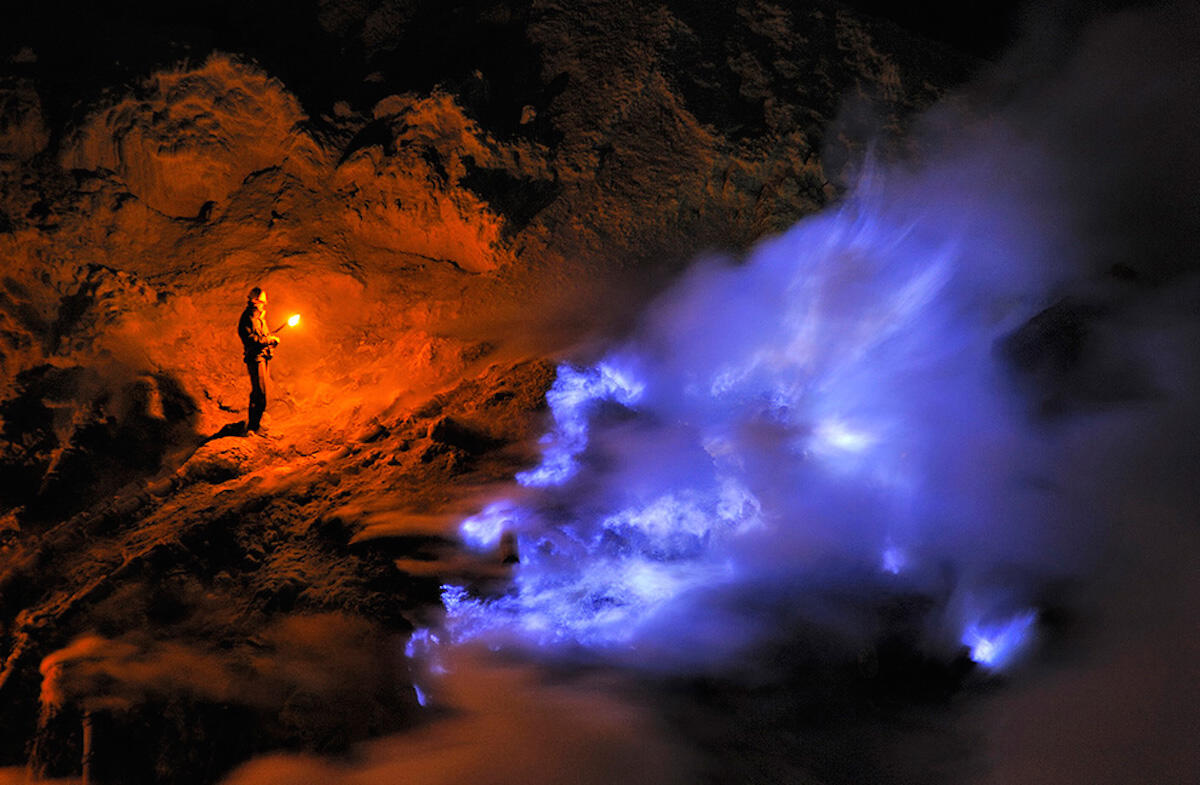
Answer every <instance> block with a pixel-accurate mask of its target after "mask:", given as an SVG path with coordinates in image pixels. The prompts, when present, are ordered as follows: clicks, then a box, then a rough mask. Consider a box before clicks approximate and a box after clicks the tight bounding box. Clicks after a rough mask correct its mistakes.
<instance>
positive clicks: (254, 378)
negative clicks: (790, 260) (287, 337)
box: [238, 286, 279, 434]
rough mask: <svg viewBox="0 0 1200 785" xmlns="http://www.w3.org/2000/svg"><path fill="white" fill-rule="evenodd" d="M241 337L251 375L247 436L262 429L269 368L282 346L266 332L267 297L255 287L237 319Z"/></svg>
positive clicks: (268, 331) (265, 408)
mask: <svg viewBox="0 0 1200 785" xmlns="http://www.w3.org/2000/svg"><path fill="white" fill-rule="evenodd" d="M238 337H239V338H241V339H242V349H243V355H244V359H245V361H246V370H247V372H249V374H250V407H249V413H248V414H247V416H246V433H248V434H249V433H257V432H259V431H260V430H261V429H262V416H263V412H265V411H266V410H267V384H268V382H269V380H270V375H269V372H268V368H267V366H268V364H269V363H270V361H271V352H272V349H274V347H275V346H277V345H278V344H279V337H278V336H276V335H272V334H271V331H270V330H269V329H267V293H266V291H264V290H263V289H262V288H261V287H258V286H255V287H254V288H253V289H251V290H250V294H249V295H248V297H247V301H246V308H245V310H243V311H242V316H241V318H240V319H238Z"/></svg>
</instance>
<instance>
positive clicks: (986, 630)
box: [962, 611, 1037, 670]
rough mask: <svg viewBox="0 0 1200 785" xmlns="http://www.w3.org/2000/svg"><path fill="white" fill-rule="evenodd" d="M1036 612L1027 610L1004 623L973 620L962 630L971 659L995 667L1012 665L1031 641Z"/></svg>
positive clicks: (963, 641) (963, 640) (963, 639)
mask: <svg viewBox="0 0 1200 785" xmlns="http://www.w3.org/2000/svg"><path fill="white" fill-rule="evenodd" d="M1036 620H1037V614H1036V613H1035V612H1034V611H1026V612H1024V613H1021V614H1018V615H1017V616H1014V617H1012V618H1011V619H1006V620H1004V621H1001V622H993V623H987V624H985V623H981V622H973V623H971V624H968V625H967V628H966V629H965V630H963V635H962V643H963V645H964V646H966V647H967V648H968V649H970V651H971V659H972V660H974V661H975V662H977V663H979V664H980V665H983V666H984V667H987V668H990V669H992V670H999V669H1001V668H1004V667H1005V666H1006V665H1009V664H1011V663H1012V662H1013V660H1014V659H1015V658H1016V657H1017V656H1018V655H1019V654H1021V652H1022V651H1023V650H1024V649H1025V647H1026V646H1028V645H1029V642H1030V634H1031V632H1032V629H1033V625H1034V622H1035V621H1036Z"/></svg>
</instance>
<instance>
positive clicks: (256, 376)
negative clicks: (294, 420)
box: [246, 358, 267, 431]
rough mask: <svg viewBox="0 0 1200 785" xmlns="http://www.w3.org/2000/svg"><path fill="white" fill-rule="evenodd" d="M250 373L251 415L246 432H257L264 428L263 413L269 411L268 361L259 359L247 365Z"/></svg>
mask: <svg viewBox="0 0 1200 785" xmlns="http://www.w3.org/2000/svg"><path fill="white" fill-rule="evenodd" d="M246 370H247V371H249V373H250V413H249V415H248V416H247V418H246V430H248V431H257V430H258V429H259V428H260V427H261V426H262V416H263V412H265V411H266V410H267V361H266V360H263V359H261V358H260V359H258V360H256V361H251V362H248V363H246Z"/></svg>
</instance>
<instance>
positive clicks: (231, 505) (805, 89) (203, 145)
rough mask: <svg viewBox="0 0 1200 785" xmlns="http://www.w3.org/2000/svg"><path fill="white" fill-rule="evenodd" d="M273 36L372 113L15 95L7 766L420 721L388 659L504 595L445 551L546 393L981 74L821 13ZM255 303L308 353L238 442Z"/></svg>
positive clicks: (11, 96)
mask: <svg viewBox="0 0 1200 785" xmlns="http://www.w3.org/2000/svg"><path fill="white" fill-rule="evenodd" d="M246 13H249V14H253V13H255V12H253V11H247V12H246ZM281 24H284V25H287V24H294V25H300V26H304V27H305V28H306V29H309V28H312V27H313V26H314V25H318V26H320V28H321V29H322V30H324V31H325V33H324V35H327V36H332V37H333V39H335V40H338V41H341V42H342V43H343V44H344V45H345V46H346V47H348V48H349V50H350V51H353V52H355V56H354V57H351V58H349V60H348V62H347V64H346V65H345V68H346V69H347V75H345V76H341V77H338V79H345V82H346V83H353V84H354V85H355V87H354V89H353V90H350V89H349V88H347V93H348V94H347V95H346V97H345V99H344V100H336V101H335V100H332V99H334V98H336V97H337V96H336V95H333V94H332V93H331V89H330V86H329V82H321V83H320V84H318V83H317V82H316V81H315V78H314V81H313V82H311V83H306V82H303V81H301V82H300V83H298V84H295V85H293V84H286V85H285V84H284V83H283V82H281V81H280V80H279V79H277V78H275V76H273V75H272V72H271V64H272V62H273V61H272V58H273V57H274V58H278V57H282V55H280V52H279V50H274V49H271V48H269V47H268V48H267V49H265V50H263V51H262V52H258V53H257V54H259V55H260V61H259V62H258V63H255V62H252V61H250V60H249V59H248V58H246V57H243V56H241V55H239V54H228V53H222V52H214V53H211V54H210V53H209V52H208V51H202V52H201V56H200V57H198V58H197V57H195V54H196V53H195V52H194V51H193V52H191V54H192V56H193V59H190V60H188V61H186V62H172V63H169V64H167V65H163V66H162V67H159V68H157V69H155V70H152V71H148V72H144V73H136V74H134V75H133V76H135V77H136V78H135V80H134V82H133V83H132V84H131V85H129V86H127V87H123V88H122V87H113V88H112V89H109V90H107V91H105V92H103V93H98V92H91V93H87V92H85V93H82V94H80V95H78V96H77V98H78V99H80V100H81V103H79V104H70V103H69V102H67V101H66V100H65V98H64V95H63V94H61V93H59V92H56V91H53V90H49V89H48V88H50V87H58V86H61V82H59V81H57V79H58V77H57V76H56V74H57V72H56V71H55V68H56V67H58V66H57V64H58V63H60V62H61V60H55V59H54V54H53V52H52V53H51V54H50V55H47V56H46V57H45V59H44V61H42V60H38V58H37V54H36V52H32V53H30V54H29V55H28V56H26V55H22V56H20V57H16V56H15V55H14V59H13V60H11V61H10V70H11V71H12V75H11V77H6V81H5V82H4V83H3V85H0V99H2V100H0V108H2V109H3V121H2V123H0V155H2V156H3V160H2V161H0V210H2V213H0V259H2V260H3V278H2V280H0V367H2V368H3V375H2V377H0V418H2V426H0V428H2V431H0V432H2V436H3V438H2V440H0V478H2V479H0V537H3V540H2V544H0V547H2V548H3V564H2V566H0V636H2V640H3V643H2V644H0V647H2V648H0V653H2V655H3V664H2V665H0V695H3V707H4V708H3V709H2V710H0V722H3V725H4V727H5V728H6V730H9V729H11V732H8V733H6V734H4V738H3V741H2V742H0V763H5V764H18V763H21V762H23V761H24V760H25V759H26V758H27V757H29V758H31V759H32V760H33V762H34V764H35V768H37V769H38V770H39V771H41V772H44V773H47V774H70V773H72V772H75V771H78V769H79V766H80V760H81V758H82V756H83V754H84V749H85V747H87V746H88V744H89V743H94V744H95V745H97V746H96V750H97V751H95V752H94V755H93V758H94V759H93V760H92V763H91V765H92V766H93V773H96V774H97V776H100V775H101V774H104V775H105V776H110V777H113V778H119V779H121V780H122V781H125V782H143V781H146V782H148V781H162V780H164V779H170V781H172V782H197V783H199V782H212V781H214V780H215V779H217V778H219V777H220V776H221V775H222V773H223V772H224V771H225V770H227V769H228V768H229V767H231V766H232V765H234V764H235V763H237V762H238V761H240V760H242V759H244V758H246V757H248V756H250V755H252V754H253V753H255V752H258V751H261V750H265V749H272V748H277V747H296V748H305V749H317V750H333V749H341V748H344V747H345V746H346V745H348V744H350V743H352V742H353V741H356V740H358V739H361V738H364V737H368V736H372V735H378V734H380V733H383V732H386V731H388V730H392V729H395V728H397V727H400V726H403V725H405V724H406V723H409V722H413V721H415V720H414V716H413V715H414V712H413V711H412V708H413V706H414V705H415V703H414V702H415V700H416V696H415V694H414V692H413V690H412V689H411V678H412V677H411V674H408V673H406V672H405V669H406V668H407V667H408V666H407V664H406V662H407V661H406V660H404V659H403V658H402V657H401V656H400V655H399V653H398V652H399V651H400V650H402V649H403V645H404V642H405V641H406V640H407V636H408V634H409V633H410V632H411V630H412V628H413V626H414V625H415V624H419V623H420V622H421V620H422V618H423V617H424V615H425V614H426V613H428V612H429V611H430V610H431V609H435V608H436V606H437V587H438V585H439V584H440V583H441V582H442V581H443V580H446V579H448V578H455V579H458V580H460V581H475V582H482V583H488V582H489V581H495V580H501V579H502V578H503V576H504V568H503V566H501V565H500V564H499V563H498V562H499V555H498V554H496V555H493V556H488V557H483V558H472V557H467V556H465V555H463V554H461V553H459V552H458V550H457V548H456V546H455V543H454V538H453V535H452V532H453V527H454V524H455V522H456V521H457V520H458V519H459V518H461V517H462V515H464V514H466V513H467V512H469V511H470V510H471V509H472V507H473V503H474V501H475V500H476V499H477V498H482V497H483V496H485V495H486V493H487V488H488V486H489V484H491V483H494V482H497V481H500V480H503V479H506V478H508V477H511V475H512V474H513V473H514V472H515V471H516V470H518V469H519V468H522V467H524V466H527V465H529V463H530V462H531V461H532V459H533V453H534V450H533V447H532V446H531V444H530V441H531V439H532V437H533V436H535V435H536V433H537V431H538V430H539V428H540V423H541V420H540V418H541V412H542V409H543V402H542V395H543V393H544V392H545V390H546V389H547V388H548V387H549V385H550V384H551V382H552V381H553V361H554V360H556V359H557V358H559V357H561V356H562V355H563V354H564V353H566V352H567V351H568V350H569V349H578V350H579V351H581V352H583V353H586V345H587V341H588V340H589V339H590V338H593V337H595V336H596V335H608V334H613V333H619V332H621V331H622V330H624V329H626V328H627V326H628V322H629V320H630V319H631V318H632V315H633V314H636V312H637V310H638V308H639V307H640V305H641V304H642V303H644V302H645V301H646V300H647V299H648V298H649V297H651V296H652V295H653V294H654V293H655V292H656V291H657V290H658V289H659V288H661V286H662V285H664V284H665V282H667V281H668V280H670V279H671V277H672V276H673V275H674V274H675V273H676V272H678V271H679V270H680V269H681V268H682V267H683V266H684V265H685V264H686V263H687V262H689V261H690V260H691V259H692V258H693V257H694V256H695V255H696V254H698V253H701V252H703V251H705V250H710V249H723V250H729V251H733V252H738V251H740V250H742V249H745V248H746V247H748V246H749V245H750V244H751V243H753V242H754V241H755V240H756V239H758V238H760V237H762V236H764V235H766V234H770V233H772V232H775V231H778V230H780V229H782V228H783V227H785V226H787V225H789V224H790V223H791V222H793V221H794V220H795V219H796V218H797V217H799V216H800V215H803V214H806V213H808V212H811V211H814V210H816V209H817V208H819V207H820V206H822V205H824V204H825V203H827V202H828V201H829V200H831V199H833V198H835V197H836V195H837V194H838V192H839V188H840V187H841V185H840V184H841V182H842V180H841V179H840V178H842V177H844V176H845V175H846V174H847V172H848V171H849V169H850V168H852V163H853V161H854V160H855V159H856V157H857V156H859V155H860V154H861V152H862V149H863V146H864V144H865V141H866V140H867V138H868V137H871V136H873V135H875V133H876V132H877V131H879V130H880V129H883V130H884V132H885V138H894V136H890V134H893V133H894V132H895V131H897V130H899V129H900V128H902V127H903V125H904V122H905V117H907V116H908V114H909V113H911V112H912V111H914V110H915V109H919V108H921V107H923V106H926V105H928V104H929V103H930V102H931V101H933V100H934V99H935V98H936V97H937V96H938V95H939V94H940V93H941V92H942V88H941V87H939V86H935V85H944V84H946V83H949V82H952V81H953V80H955V79H957V78H959V77H960V76H961V75H962V74H963V73H965V65H964V63H963V61H962V60H957V59H949V55H944V54H938V53H937V50H936V49H922V48H917V47H914V46H913V45H912V44H911V43H910V42H908V41H907V40H905V39H903V37H902V36H900V35H899V34H898V33H897V32H896V31H895V30H893V29H891V28H888V27H885V26H881V25H878V24H875V23H871V22H865V21H863V20H861V19H858V18H857V17H855V16H854V15H852V14H850V13H848V12H846V11H845V10H842V9H840V8H837V7H835V6H832V5H826V4H823V3H818V4H813V5H812V6H796V7H794V8H791V9H781V8H779V7H777V6H773V5H771V4H768V3H764V2H757V1H749V0H748V1H746V2H740V3H737V4H733V5H730V6H728V7H722V8H721V9H719V10H713V9H711V8H710V4H706V3H699V2H697V3H692V2H677V3H668V4H666V5H662V6H656V7H651V6H647V5H645V4H640V3H632V2H629V3H627V2H588V1H587V0H578V1H577V2H576V1H572V2H549V3H533V4H522V3H513V4H505V3H497V4H467V5H466V6H462V7H454V8H444V7H443V6H442V4H436V3H413V4H405V3H391V2H381V3H368V4H354V3H344V4H343V3H321V4H319V13H318V14H317V17H316V19H315V20H314V19H312V18H305V19H303V20H300V21H295V20H291V21H281ZM199 39H205V40H207V38H205V37H204V36H200V37H198V39H197V40H199ZM305 40H309V39H305ZM464 41H465V42H468V43H470V42H472V41H474V42H478V43H479V44H480V46H479V47H476V48H472V47H471V46H467V45H462V42H464ZM417 42H420V44H419V45H417ZM159 45H161V42H155V41H151V42H149V43H147V52H151V51H152V50H154V53H153V54H152V55H147V56H149V57H151V59H153V58H156V57H160V56H161V53H160V52H158V51H157V50H155V47H156V46H159ZM281 46H282V45H281ZM21 51H24V49H22V50H21ZM172 51H173V50H172ZM931 51H932V52H934V53H935V54H933V55H930V54H929V52H931ZM264 52H265V53H266V54H264ZM272 52H273V53H274V54H272ZM143 54H145V53H143ZM284 54H286V55H287V56H288V57H292V58H295V57H297V56H298V55H297V53H296V52H294V51H285V52H284ZM324 56H326V53H325V52H324V51H323V50H321V49H319V48H318V49H314V51H313V57H314V58H320V57H324ZM30 57H32V58H33V60H32V61H31V60H30ZM284 59H286V58H284ZM281 70H288V69H287V68H282V67H281ZM291 72H295V73H307V74H309V75H310V76H311V69H304V68H293V69H292V71H291ZM126 76H128V75H126ZM338 79H334V78H333V77H330V81H332V82H335V83H337V82H338ZM938 80H942V81H938ZM44 93H49V94H50V97H49V98H48V99H47V98H46V96H45V95H44ZM254 285H261V286H264V287H265V288H266V289H267V290H268V292H269V293H270V295H271V302H270V305H269V313H270V317H271V318H270V321H271V322H272V324H275V323H278V322H282V320H283V318H285V317H286V316H287V315H289V314H291V313H293V312H299V313H300V314H301V315H302V320H301V322H300V325H299V326H298V327H297V328H294V329H288V330H286V331H284V332H283V333H282V337H283V342H282V345H281V347H280V349H279V351H278V353H277V359H276V360H275V361H274V362H273V364H272V370H273V374H274V390H273V392H272V397H271V402H270V406H269V419H268V426H269V435H268V436H267V437H265V438H264V437H250V438H241V437H238V436H233V435H230V434H233V433H234V432H236V424H237V423H238V422H239V420H241V419H242V418H243V417H244V414H243V413H244V407H245V397H246V393H247V383H246V380H245V378H244V376H245V372H244V370H243V368H242V365H241V362H240V356H239V351H240V348H239V347H238V345H237V339H236V337H235V335H234V331H233V325H234V323H235V321H236V319H237V315H238V313H239V311H240V309H241V306H242V303H243V302H244V297H245V295H246V292H247V290H248V289H249V288H250V287H251V286H254ZM579 347H584V348H582V349H580V348H579ZM55 652H57V653H55ZM351 674H370V675H369V676H362V677H361V678H359V677H355V676H352V675H351ZM329 706H337V707H338V708H337V710H336V711H333V712H331V711H330V710H329V709H328V707H329ZM85 727H86V728H88V729H89V730H88V731H87V733H88V734H94V735H95V741H94V742H85V741H84V739H83V735H84V730H83V729H84V728H85ZM125 742H129V743H130V744H132V745H133V747H134V748H135V749H138V750H140V751H141V752H139V753H136V754H132V755H130V756H128V757H124V758H122V757H120V756H117V755H115V754H114V753H113V752H112V750H113V749H114V748H115V747H117V746H119V745H121V744H123V743H125Z"/></svg>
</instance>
